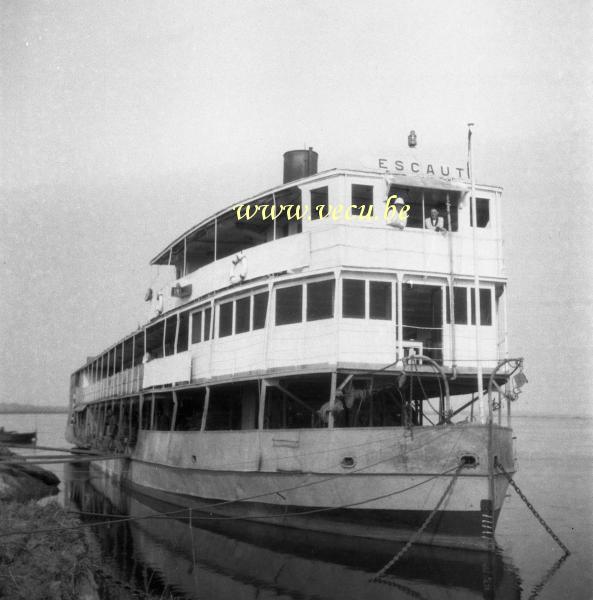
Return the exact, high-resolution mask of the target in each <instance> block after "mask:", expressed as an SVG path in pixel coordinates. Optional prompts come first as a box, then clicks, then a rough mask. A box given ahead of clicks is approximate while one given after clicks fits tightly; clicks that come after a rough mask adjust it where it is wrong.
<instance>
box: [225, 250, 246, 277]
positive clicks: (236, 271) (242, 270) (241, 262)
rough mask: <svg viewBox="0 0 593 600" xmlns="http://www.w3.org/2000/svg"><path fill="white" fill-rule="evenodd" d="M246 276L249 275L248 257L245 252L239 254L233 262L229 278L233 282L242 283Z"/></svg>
mask: <svg viewBox="0 0 593 600" xmlns="http://www.w3.org/2000/svg"><path fill="white" fill-rule="evenodd" d="M245 277H247V257H246V256H245V255H244V254H237V255H236V256H234V257H233V260H232V262H231V272H230V274H229V279H230V281H231V283H241V282H242V281H243V280H244V279H245Z"/></svg>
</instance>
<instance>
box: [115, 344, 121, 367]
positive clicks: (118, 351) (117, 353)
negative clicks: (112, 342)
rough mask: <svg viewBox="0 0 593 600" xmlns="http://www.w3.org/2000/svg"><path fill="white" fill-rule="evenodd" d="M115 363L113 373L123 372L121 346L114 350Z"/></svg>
mask: <svg viewBox="0 0 593 600" xmlns="http://www.w3.org/2000/svg"><path fill="white" fill-rule="evenodd" d="M113 361H114V364H113V373H114V374H115V373H119V372H120V371H121V347H120V345H119V344H118V345H117V346H116V347H115V348H114V349H113Z"/></svg>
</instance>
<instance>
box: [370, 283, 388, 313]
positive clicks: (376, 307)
mask: <svg viewBox="0 0 593 600" xmlns="http://www.w3.org/2000/svg"><path fill="white" fill-rule="evenodd" d="M369 316H370V317H371V319H385V320H387V321H390V320H391V283H390V282H389V281H371V282H370V284H369Z"/></svg>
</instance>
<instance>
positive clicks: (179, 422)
mask: <svg viewBox="0 0 593 600" xmlns="http://www.w3.org/2000/svg"><path fill="white" fill-rule="evenodd" d="M205 396H206V390H205V389H203V388H202V389H198V390H195V389H194V390H183V391H179V392H177V416H176V417H175V430H176V431H200V429H201V427H202V414H203V412H204V400H205Z"/></svg>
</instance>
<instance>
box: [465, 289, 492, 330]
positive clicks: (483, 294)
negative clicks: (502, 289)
mask: <svg viewBox="0 0 593 600" xmlns="http://www.w3.org/2000/svg"><path fill="white" fill-rule="evenodd" d="M475 289H476V288H471V289H470V296H471V307H472V325H475V324H476V297H475V294H474V291H475ZM480 325H492V294H491V293H490V290H489V289H488V288H480Z"/></svg>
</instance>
